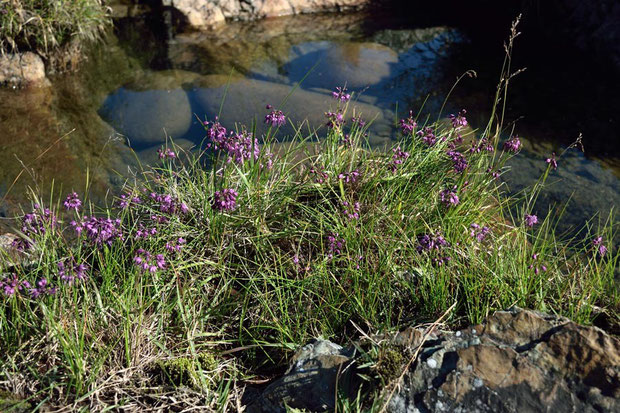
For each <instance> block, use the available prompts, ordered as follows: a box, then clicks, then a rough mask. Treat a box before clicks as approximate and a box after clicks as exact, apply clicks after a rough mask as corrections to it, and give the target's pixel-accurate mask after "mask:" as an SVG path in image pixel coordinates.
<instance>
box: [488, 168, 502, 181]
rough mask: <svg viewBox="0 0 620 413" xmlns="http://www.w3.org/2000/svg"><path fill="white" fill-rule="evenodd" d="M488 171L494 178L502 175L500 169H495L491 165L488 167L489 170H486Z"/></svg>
mask: <svg viewBox="0 0 620 413" xmlns="http://www.w3.org/2000/svg"><path fill="white" fill-rule="evenodd" d="M486 172H487V173H488V174H491V176H492V177H493V178H494V179H498V178H499V175H500V171H499V170H496V171H494V170H493V168H491V167H490V166H489V167H488V168H487V171H486Z"/></svg>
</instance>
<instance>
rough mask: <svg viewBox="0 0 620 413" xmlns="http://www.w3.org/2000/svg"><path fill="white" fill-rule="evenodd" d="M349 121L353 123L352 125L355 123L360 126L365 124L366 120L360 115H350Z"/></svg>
mask: <svg viewBox="0 0 620 413" xmlns="http://www.w3.org/2000/svg"><path fill="white" fill-rule="evenodd" d="M351 123H353V124H354V125H355V124H357V125H358V126H359V127H360V128H363V127H364V126H366V121H365V120H364V119H362V116H361V115H359V116H354V117H352V118H351Z"/></svg>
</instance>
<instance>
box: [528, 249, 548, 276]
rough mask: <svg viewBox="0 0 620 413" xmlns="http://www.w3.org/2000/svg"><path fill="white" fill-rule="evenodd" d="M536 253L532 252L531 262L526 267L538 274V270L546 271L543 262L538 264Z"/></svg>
mask: <svg viewBox="0 0 620 413" xmlns="http://www.w3.org/2000/svg"><path fill="white" fill-rule="evenodd" d="M537 261H538V254H532V263H531V264H530V265H529V266H528V267H527V268H529V269H530V270H532V269H533V270H534V274H536V275H538V274H539V273H540V271H541V270H542V271H543V272H546V271H547V266H546V265H544V264H540V266H539V264H538V262H537Z"/></svg>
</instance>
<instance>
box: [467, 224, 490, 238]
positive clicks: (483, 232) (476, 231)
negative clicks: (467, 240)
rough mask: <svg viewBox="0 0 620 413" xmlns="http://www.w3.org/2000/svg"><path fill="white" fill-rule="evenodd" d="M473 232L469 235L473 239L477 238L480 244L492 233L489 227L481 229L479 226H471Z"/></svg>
mask: <svg viewBox="0 0 620 413" xmlns="http://www.w3.org/2000/svg"><path fill="white" fill-rule="evenodd" d="M470 227H471V231H470V233H469V235H470V236H471V237H472V238H476V239H477V240H478V242H482V241H484V239H485V238H486V236H487V235H488V234H489V232H491V229H490V228H489V227H487V226H484V227H481V226H480V225H478V224H475V223H474V224H471V225H470Z"/></svg>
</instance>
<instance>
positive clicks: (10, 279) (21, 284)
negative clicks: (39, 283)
mask: <svg viewBox="0 0 620 413" xmlns="http://www.w3.org/2000/svg"><path fill="white" fill-rule="evenodd" d="M24 288H30V283H29V282H28V281H20V280H19V279H18V278H17V275H15V274H11V275H10V276H7V277H4V278H3V279H2V280H0V290H2V293H3V294H4V295H6V296H9V297H10V296H12V295H13V294H15V293H16V292H18V291H21V290H23V289H24Z"/></svg>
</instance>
